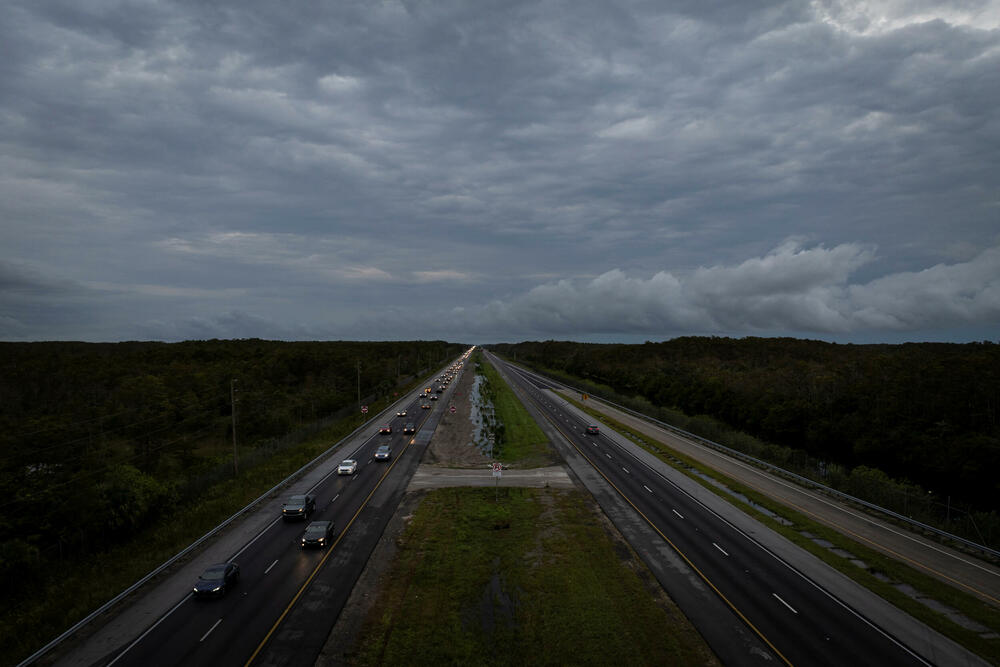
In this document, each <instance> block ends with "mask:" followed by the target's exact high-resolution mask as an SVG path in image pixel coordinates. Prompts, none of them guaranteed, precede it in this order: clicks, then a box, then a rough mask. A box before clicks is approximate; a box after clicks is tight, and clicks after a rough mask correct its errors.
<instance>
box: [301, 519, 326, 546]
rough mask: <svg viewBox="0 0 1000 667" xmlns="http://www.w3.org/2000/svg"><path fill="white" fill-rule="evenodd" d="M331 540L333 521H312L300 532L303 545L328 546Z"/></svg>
mask: <svg viewBox="0 0 1000 667" xmlns="http://www.w3.org/2000/svg"><path fill="white" fill-rule="evenodd" d="M331 542H333V522H332V521H313V522H312V523H310V524H309V525H308V526H306V530H305V532H304V533H302V546H303V547H319V548H320V549H322V548H323V547H326V546H329V545H330V543H331Z"/></svg>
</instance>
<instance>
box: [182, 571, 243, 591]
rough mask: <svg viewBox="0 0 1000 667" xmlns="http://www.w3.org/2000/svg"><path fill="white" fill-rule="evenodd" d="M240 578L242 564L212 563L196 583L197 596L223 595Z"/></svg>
mask: <svg viewBox="0 0 1000 667" xmlns="http://www.w3.org/2000/svg"><path fill="white" fill-rule="evenodd" d="M239 580H240V566H239V565H237V564H236V563H216V564H215V565H210V566H209V567H208V568H207V569H206V570H205V571H204V572H202V573H201V576H200V577H198V581H196V582H195V584H194V590H192V593H194V595H195V597H221V596H223V595H225V594H226V589H227V588H229V587H230V586H232V585H234V584H235V583H236V582H237V581H239Z"/></svg>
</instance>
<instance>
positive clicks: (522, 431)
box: [472, 350, 556, 468]
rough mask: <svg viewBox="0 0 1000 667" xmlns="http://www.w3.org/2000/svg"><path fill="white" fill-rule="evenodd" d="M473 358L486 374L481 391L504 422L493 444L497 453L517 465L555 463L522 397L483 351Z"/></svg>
mask: <svg viewBox="0 0 1000 667" xmlns="http://www.w3.org/2000/svg"><path fill="white" fill-rule="evenodd" d="M472 360H473V362H474V363H478V364H479V366H478V367H477V368H476V372H477V373H479V374H481V375H482V376H483V377H484V381H483V382H482V384H481V385H480V392H481V394H483V396H484V397H485V398H487V399H488V400H490V401H492V403H493V409H494V411H495V414H496V419H497V422H498V423H499V424H502V426H498V427H497V429H496V430H495V433H496V435H497V444H496V445H494V457H495V458H496V459H497V460H499V461H502V462H503V463H505V464H508V465H513V466H515V467H518V468H538V467H542V466H548V465H552V464H553V463H554V462H555V460H556V459H555V456H554V454H553V452H552V449H551V448H550V447H549V444H548V438H547V437H546V436H545V433H543V432H542V429H541V428H539V427H538V424H536V423H535V420H534V419H532V418H531V415H529V414H528V412H527V411H526V410H525V409H524V406H523V405H522V404H521V400H520V399H519V398H518V397H517V396H516V395H515V394H514V392H513V391H511V389H510V387H508V386H507V383H506V382H504V381H503V379H502V378H501V377H500V374H499V373H498V372H497V370H496V369H495V368H493V366H491V365H490V364H489V363H488V362H487V361H486V360H485V359H484V358H483V354H482V352H480V351H478V350H477V351H476V353H475V354H474V355H473V356H472Z"/></svg>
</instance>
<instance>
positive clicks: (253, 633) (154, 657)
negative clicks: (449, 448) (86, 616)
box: [97, 382, 452, 667]
mask: <svg viewBox="0 0 1000 667" xmlns="http://www.w3.org/2000/svg"><path fill="white" fill-rule="evenodd" d="M428 386H431V387H435V388H436V387H437V386H438V383H436V382H435V383H431V384H429V385H428ZM450 391H452V390H451V389H450V388H449V389H445V390H444V393H443V394H439V395H438V398H439V400H435V401H428V400H426V399H423V398H420V397H417V396H414V397H411V398H410V399H409V400H407V401H402V402H400V403H399V404H397V405H396V406H393V407H392V409H391V412H388V413H387V414H389V415H395V413H396V411H397V410H400V409H405V410H406V412H407V415H406V416H393V417H392V418H391V419H389V418H386V419H384V420H383V421H381V422H377V423H373V424H372V426H371V434H370V435H369V436H368V437H366V438H365V439H364V440H363V442H361V443H360V444H358V445H356V446H354V447H353V449H349V450H344V451H343V452H341V453H338V455H337V457H336V459H335V460H331V461H330V462H329V467H330V472H329V473H328V474H326V475H325V476H323V477H322V479H320V480H319V481H318V482H316V483H315V484H312V485H311V486H310V487H309V488H300V487H298V486H293V487H292V488H290V489H289V490H288V491H287V493H286V494H285V495H286V496H287V495H293V494H300V493H310V494H312V495H314V496H315V498H316V509H315V511H314V512H313V513H312V514H311V515H310V516H309V517H308V519H307V520H306V521H295V522H289V521H285V520H283V519H282V518H281V516H280V515H279V514H277V513H276V514H275V516H274V520H273V521H271V522H270V523H269V524H268V525H267V526H266V527H265V528H264V529H263V530H261V531H260V532H259V533H257V534H256V535H255V536H254V537H252V539H250V540H249V541H248V542H246V544H243V545H242V546H241V547H240V548H239V549H238V550H237V551H236V552H235V553H233V554H232V555H231V557H230V560H233V561H236V562H238V563H239V566H240V571H241V577H240V581H239V583H237V584H236V585H235V586H233V587H231V588H230V590H228V591H227V593H226V595H225V596H223V597H221V598H218V599H201V598H194V597H193V596H192V595H190V594H188V595H186V596H184V597H183V598H182V599H180V600H178V601H177V604H176V605H175V606H174V607H173V608H171V609H170V610H169V611H168V612H167V613H166V614H164V615H163V616H161V617H160V618H158V619H156V621H155V622H154V623H152V624H151V625H150V626H149V627H148V628H147V629H146V630H145V631H144V632H142V633H141V634H140V635H139V636H138V637H136V638H135V639H134V640H133V641H131V642H129V643H128V644H127V645H125V646H124V647H122V648H120V649H119V650H116V651H114V652H113V653H111V654H110V655H108V656H106V657H105V658H104V659H102V660H100V661H99V662H98V663H97V664H101V665H116V666H121V667H129V666H135V667H140V666H141V667H148V666H149V665H206V666H208V665H212V666H214V667H218V666H219V665H242V664H250V663H254V664H296V665H303V664H312V662H313V661H314V660H315V657H316V655H318V653H319V651H320V649H321V648H322V645H323V642H324V641H325V640H326V637H327V635H328V633H329V631H330V628H331V627H332V626H333V624H334V622H335V621H336V618H337V615H338V614H339V613H340V609H341V608H342V607H343V605H344V604H345V603H346V601H347V598H348V596H349V595H350V592H351V588H352V587H353V585H354V582H355V581H356V580H357V578H358V576H359V575H360V573H361V570H362V569H363V568H364V565H365V563H366V562H367V559H368V555H369V554H370V553H371V551H372V549H373V548H374V546H375V544H376V542H377V541H378V539H379V537H380V536H381V533H382V528H383V527H384V524H385V523H386V522H387V521H388V519H389V518H391V516H392V513H393V511H394V510H395V507H396V504H398V499H399V497H400V496H401V495H402V493H403V492H404V490H405V488H406V485H407V483H408V481H409V478H410V477H411V476H412V474H413V471H414V470H415V469H416V466H417V464H418V463H419V459H420V457H421V455H422V453H423V447H424V446H426V444H427V442H428V441H429V438H430V434H431V433H432V432H433V428H434V426H435V425H436V423H437V418H439V414H440V411H441V410H444V409H446V408H447V398H448V396H449V394H450ZM421 404H430V405H431V406H432V408H431V409H422V408H421ZM435 413H437V414H435ZM409 422H412V423H414V424H415V425H416V426H417V433H416V434H404V433H403V426H404V425H405V424H406V423H409ZM384 423H389V424H391V426H392V433H391V434H380V433H379V427H380V426H381V425H382V424H384ZM425 426H426V428H425ZM386 443H388V444H390V445H391V446H392V457H391V459H390V460H389V461H387V462H386V461H375V460H374V458H373V456H374V453H375V450H376V448H377V447H378V446H379V445H381V444H386ZM349 458H350V459H356V460H357V461H358V464H359V465H358V469H357V471H356V473H355V474H354V475H338V474H337V473H336V464H337V463H339V461H340V460H341V459H349ZM320 520H331V521H333V522H334V523H335V532H334V542H333V544H332V545H331V546H329V547H327V548H325V549H303V548H302V547H301V546H300V544H299V538H300V536H301V535H302V532H303V530H304V528H305V526H306V525H307V524H308V523H309V522H311V521H320ZM193 583H194V582H193V581H192V582H191V584H192V585H193ZM317 591H319V595H317ZM306 601H310V602H309V605H310V610H309V611H310V612H311V613H308V614H303V613H297V612H299V608H300V607H302V606H303V605H304V604H305V603H306ZM317 606H318V607H319V609H317ZM316 612H321V613H316ZM290 638H291V640H289V639H290Z"/></svg>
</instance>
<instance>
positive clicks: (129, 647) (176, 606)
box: [108, 593, 191, 667]
mask: <svg viewBox="0 0 1000 667" xmlns="http://www.w3.org/2000/svg"><path fill="white" fill-rule="evenodd" d="M190 597H191V594H190V593H188V594H187V595H185V596H184V599H183V600H181V601H180V602H178V603H177V604H175V605H174V607H173V609H171V610H170V611H168V612H167V613H166V614H164V615H163V616H161V617H160V620H158V621H157V622H156V623H153V625H151V626H149V630H146V631H145V632H144V633H142V634H141V635H139V636H138V637H136V639H135V641H134V642H132V643H131V644H129V645H128V646H126V647H125V650H124V651H122V652H121V653H119V654H118V655H117V656H115V659H114V660H112V661H111V662H109V663H108V667H111V665H113V664H115V663H116V662H118V661H119V660H121V659H122V656H124V655H125V654H126V653H128V652H129V651H131V650H132V647H133V646H135V645H136V644H138V643H139V642H141V641H142V640H143V639H145V638H146V635H148V634H149V633H150V632H152V631H153V630H155V629H156V626H158V625H159V624H160V623H163V621H165V620H167V616H170V614H172V613H174V612H175V611H177V608H178V607H180V606H181V605H182V604H184V603H185V602H187V601H188V598H190Z"/></svg>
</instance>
